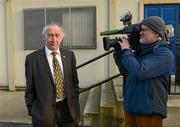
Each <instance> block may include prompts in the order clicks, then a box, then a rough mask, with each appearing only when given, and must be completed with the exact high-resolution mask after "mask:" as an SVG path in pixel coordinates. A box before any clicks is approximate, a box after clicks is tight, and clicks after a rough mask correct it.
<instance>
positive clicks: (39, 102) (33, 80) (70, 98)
mask: <svg viewBox="0 0 180 127" xmlns="http://www.w3.org/2000/svg"><path fill="white" fill-rule="evenodd" d="M60 52H61V58H62V63H63V70H64V71H63V72H64V79H65V83H64V85H65V90H66V92H65V93H66V99H67V102H68V108H69V110H70V114H71V116H72V118H73V120H74V121H75V123H78V122H79V119H80V106H79V94H78V89H79V87H78V83H79V81H78V76H77V71H76V59H75V56H74V53H73V52H72V51H67V50H63V49H60ZM25 75H26V91H25V101H26V105H27V109H28V112H29V115H31V116H32V119H33V121H36V124H38V125H40V126H43V125H45V126H47V127H51V126H52V123H53V121H54V111H55V105H56V86H55V84H54V80H53V76H52V73H51V70H50V67H49V64H48V60H47V57H46V54H45V48H43V49H40V50H38V51H35V52H33V53H31V54H29V55H27V56H26V61H25Z"/></svg>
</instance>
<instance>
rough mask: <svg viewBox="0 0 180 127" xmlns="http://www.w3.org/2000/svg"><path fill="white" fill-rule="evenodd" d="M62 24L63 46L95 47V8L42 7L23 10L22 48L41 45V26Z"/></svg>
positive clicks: (76, 47) (35, 47)
mask: <svg viewBox="0 0 180 127" xmlns="http://www.w3.org/2000/svg"><path fill="white" fill-rule="evenodd" d="M52 22H54V23H59V24H61V25H62V26H63V29H64V32H65V38H64V40H63V45H62V46H63V47H66V48H72V49H84V48H92V49H93V48H96V8H95V7H78V8H44V9H25V10H24V49H26V50H34V49H39V48H41V47H43V45H44V41H43V38H42V35H41V31H42V28H43V27H44V26H45V25H46V24H49V23H52Z"/></svg>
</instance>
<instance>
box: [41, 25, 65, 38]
mask: <svg viewBox="0 0 180 127" xmlns="http://www.w3.org/2000/svg"><path fill="white" fill-rule="evenodd" d="M52 26H57V27H59V29H60V31H61V36H62V37H64V36H65V34H64V30H63V28H62V26H61V25H60V24H58V23H50V24H48V25H46V26H44V27H43V29H42V36H43V37H45V35H46V33H47V31H48V29H49V28H50V27H52Z"/></svg>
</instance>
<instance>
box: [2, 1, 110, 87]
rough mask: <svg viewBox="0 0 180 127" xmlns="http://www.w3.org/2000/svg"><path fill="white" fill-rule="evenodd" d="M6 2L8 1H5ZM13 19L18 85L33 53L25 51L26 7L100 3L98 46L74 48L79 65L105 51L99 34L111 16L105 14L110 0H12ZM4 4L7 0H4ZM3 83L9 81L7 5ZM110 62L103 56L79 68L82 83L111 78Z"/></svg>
mask: <svg viewBox="0 0 180 127" xmlns="http://www.w3.org/2000/svg"><path fill="white" fill-rule="evenodd" d="M4 1H5V0H4ZM12 1H13V4H12V6H13V7H12V9H13V10H12V12H13V13H12V14H13V15H12V19H13V22H12V23H13V39H12V41H13V42H12V43H13V44H14V54H13V55H14V57H15V60H14V62H15V63H13V64H14V65H15V70H14V71H15V72H14V84H15V86H16V87H24V86H25V76H24V62H25V56H26V55H27V54H29V53H31V52H32V50H24V49H23V47H24V42H23V40H24V39H23V29H24V27H23V9H27V8H42V7H69V6H91V5H93V6H96V10H97V49H86V50H74V52H75V55H76V59H77V65H79V64H81V63H83V62H85V61H87V60H89V59H91V58H93V57H96V56H97V55H100V54H102V53H104V50H103V45H102V37H100V36H99V32H100V31H104V30H105V29H106V27H107V26H106V25H105V24H104V20H105V19H106V18H107V17H106V14H105V13H104V12H105V10H106V8H105V6H104V5H105V3H106V2H107V0H51V1H49V0H12ZM1 3H3V1H2V0H1ZM0 9H1V10H0V16H1V17H3V18H0V26H2V27H0V33H1V34H0V42H1V43H0V69H1V73H0V86H3V84H5V85H6V86H7V84H8V76H7V75H8V74H7V64H8V63H7V59H6V52H7V47H6V38H5V37H6V34H5V30H6V28H5V27H4V26H5V24H6V23H5V21H4V20H5V18H6V17H5V14H4V13H5V5H4V4H0ZM107 63H108V59H107V58H103V59H101V60H99V61H97V62H95V63H93V64H90V65H88V66H87V67H85V68H81V69H79V70H78V75H79V79H80V86H81V87H86V86H88V85H90V84H92V83H96V82H97V81H100V80H102V79H104V78H106V77H107V70H108V68H107ZM2 65H3V67H2Z"/></svg>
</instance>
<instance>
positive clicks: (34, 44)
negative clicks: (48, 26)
mask: <svg viewBox="0 0 180 127" xmlns="http://www.w3.org/2000/svg"><path fill="white" fill-rule="evenodd" d="M44 25H45V17H44V10H43V9H38V10H24V49H29V50H30V49H33V50H34V49H39V48H40V47H42V46H43V45H44V42H43V39H42V35H41V31H42V28H43V27H44Z"/></svg>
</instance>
